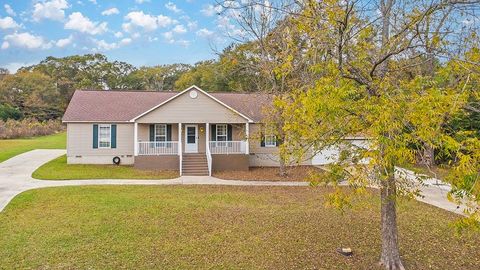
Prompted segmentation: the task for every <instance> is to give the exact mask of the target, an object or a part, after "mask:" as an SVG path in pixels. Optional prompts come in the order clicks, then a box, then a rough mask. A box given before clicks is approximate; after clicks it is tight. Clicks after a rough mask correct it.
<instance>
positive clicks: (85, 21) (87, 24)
mask: <svg viewBox="0 0 480 270" xmlns="http://www.w3.org/2000/svg"><path fill="white" fill-rule="evenodd" d="M65 29H70V30H76V31H79V32H81V33H86V34H90V35H97V34H103V33H105V32H106V31H107V23H106V22H102V23H98V22H92V21H91V20H90V19H89V18H87V17H85V16H83V15H82V13H80V12H74V13H72V14H70V16H68V21H67V23H65Z"/></svg>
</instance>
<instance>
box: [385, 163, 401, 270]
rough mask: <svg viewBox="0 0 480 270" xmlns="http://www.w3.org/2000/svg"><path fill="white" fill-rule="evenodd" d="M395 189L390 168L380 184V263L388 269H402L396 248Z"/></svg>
mask: <svg viewBox="0 0 480 270" xmlns="http://www.w3.org/2000/svg"><path fill="white" fill-rule="evenodd" d="M396 196H397V189H396V184H395V175H394V171H393V170H392V171H391V172H389V175H388V177H387V179H384V180H383V181H382V186H381V208H382V211H381V215H382V221H381V222H382V253H381V257H380V265H382V266H384V267H385V269H388V270H404V269H405V267H403V264H402V261H401V259H400V251H399V249H398V231H397V209H396Z"/></svg>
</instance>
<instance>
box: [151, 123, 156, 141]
mask: <svg viewBox="0 0 480 270" xmlns="http://www.w3.org/2000/svg"><path fill="white" fill-rule="evenodd" d="M150 141H151V142H153V141H155V125H153V124H152V125H150Z"/></svg>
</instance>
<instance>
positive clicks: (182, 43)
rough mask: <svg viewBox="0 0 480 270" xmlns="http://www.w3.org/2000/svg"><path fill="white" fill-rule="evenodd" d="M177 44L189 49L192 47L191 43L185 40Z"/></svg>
mask: <svg viewBox="0 0 480 270" xmlns="http://www.w3.org/2000/svg"><path fill="white" fill-rule="evenodd" d="M177 43H178V44H179V45H180V46H182V47H188V46H190V41H188V40H184V39H181V40H179V41H177Z"/></svg>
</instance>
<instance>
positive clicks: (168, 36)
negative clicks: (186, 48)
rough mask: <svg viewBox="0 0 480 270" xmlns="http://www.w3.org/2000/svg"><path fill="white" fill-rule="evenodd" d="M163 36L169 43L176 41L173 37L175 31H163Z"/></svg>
mask: <svg viewBox="0 0 480 270" xmlns="http://www.w3.org/2000/svg"><path fill="white" fill-rule="evenodd" d="M163 37H164V38H165V39H166V40H167V42H168V43H174V42H175V39H174V38H173V33H172V32H171V31H169V32H165V33H163Z"/></svg>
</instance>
